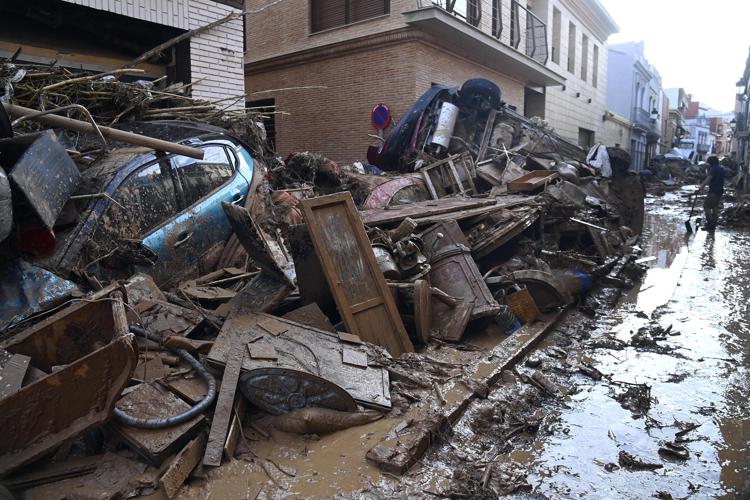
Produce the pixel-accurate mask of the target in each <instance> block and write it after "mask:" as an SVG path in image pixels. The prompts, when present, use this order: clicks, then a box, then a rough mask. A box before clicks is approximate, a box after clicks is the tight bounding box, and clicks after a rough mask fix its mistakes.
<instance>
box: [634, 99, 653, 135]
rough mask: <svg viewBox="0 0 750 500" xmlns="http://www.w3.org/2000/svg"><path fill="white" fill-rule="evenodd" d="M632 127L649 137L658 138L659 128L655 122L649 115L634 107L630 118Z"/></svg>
mask: <svg viewBox="0 0 750 500" xmlns="http://www.w3.org/2000/svg"><path fill="white" fill-rule="evenodd" d="M631 121H632V122H633V126H634V127H636V128H639V129H641V130H643V131H644V132H646V133H647V134H648V135H649V136H656V137H659V126H658V124H657V120H655V119H653V118H651V113H649V112H648V111H646V110H645V109H643V108H641V107H640V106H636V107H634V108H633V114H632V116H631Z"/></svg>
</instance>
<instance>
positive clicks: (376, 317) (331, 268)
mask: <svg viewBox="0 0 750 500" xmlns="http://www.w3.org/2000/svg"><path fill="white" fill-rule="evenodd" d="M302 208H303V211H304V214H305V222H306V223H307V227H308V229H309V231H310V237H311V238H312V241H313V245H314V247H315V253H316V254H317V256H318V259H319V260H320V263H321V266H322V267H323V273H324V275H325V277H326V281H328V285H329V286H330V288H331V292H332V293H333V297H334V299H335V301H336V305H337V306H338V309H339V312H340V313H341V316H342V318H343V320H344V323H345V324H346V327H347V330H348V331H349V333H353V334H355V335H359V337H360V338H361V339H362V340H365V341H367V342H372V343H374V344H378V345H381V346H383V347H385V348H386V349H388V351H389V352H390V353H391V354H392V355H394V356H399V355H401V354H403V353H404V352H413V351H414V346H413V345H412V343H411V340H409V337H408V335H407V334H406V329H405V328H404V324H403V323H402V321H401V317H400V316H399V313H398V309H397V308H396V302H395V300H394V299H393V295H391V292H390V290H389V289H388V285H387V284H386V282H385V278H383V273H382V272H381V271H380V269H379V267H378V263H377V262H376V260H375V255H374V254H373V251H372V247H371V246H370V240H369V239H368V238H367V234H366V233H365V228H364V226H363V225H362V221H361V220H360V218H359V215H358V214H357V209H356V208H355V206H354V201H353V200H352V197H351V195H350V194H349V193H348V192H345V193H337V194H333V195H329V196H320V197H318V198H312V199H307V200H304V201H302Z"/></svg>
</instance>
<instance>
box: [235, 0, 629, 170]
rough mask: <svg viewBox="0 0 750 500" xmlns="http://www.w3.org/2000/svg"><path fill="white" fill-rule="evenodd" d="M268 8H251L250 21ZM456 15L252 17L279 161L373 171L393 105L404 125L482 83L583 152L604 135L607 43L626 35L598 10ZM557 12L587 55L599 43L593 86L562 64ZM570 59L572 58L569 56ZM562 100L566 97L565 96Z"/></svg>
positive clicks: (480, 6) (254, 79)
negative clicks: (432, 100)
mask: <svg viewBox="0 0 750 500" xmlns="http://www.w3.org/2000/svg"><path fill="white" fill-rule="evenodd" d="M266 4H267V2H265V1H264V0H246V2H245V5H246V10H248V11H254V10H260V9H263V6H264V5H266ZM447 4H448V2H445V1H440V0H435V1H431V0H390V1H388V0H373V1H369V2H364V1H363V0H305V1H304V2H280V3H278V4H271V6H270V7H268V8H265V9H263V10H262V11H261V12H258V13H257V14H252V15H249V16H248V18H247V32H246V36H247V52H246V57H245V62H246V66H245V75H246V83H245V85H246V88H247V90H248V101H249V105H250V106H259V107H260V106H275V108H273V109H275V110H276V113H275V114H274V115H273V119H272V120H271V123H269V128H270V129H271V130H272V136H273V138H274V139H275V142H276V147H277V150H278V151H279V152H280V153H281V154H287V153H289V152H291V151H293V150H310V151H314V152H319V153H324V154H327V155H329V156H330V157H331V158H332V159H334V160H336V161H341V162H351V161H355V160H362V159H364V156H365V152H366V151H367V146H368V145H370V144H375V143H376V141H377V139H373V138H372V137H371V135H372V134H375V133H376V130H375V129H374V128H373V127H372V125H371V123H370V112H371V110H372V108H373V107H374V106H375V105H377V104H379V103H385V104H387V105H388V106H389V107H390V109H391V110H392V112H393V115H394V120H398V118H399V117H400V116H401V115H402V114H403V113H405V112H406V111H407V110H408V109H409V107H410V106H411V105H412V104H413V103H414V101H415V100H416V99H417V98H418V97H419V96H421V95H422V94H423V93H424V92H425V91H426V90H427V89H428V88H429V87H430V85H431V84H433V83H440V84H447V85H460V84H461V83H463V82H464V81H465V80H467V79H469V78H474V77H483V78H487V79H490V80H492V81H494V82H495V83H497V84H498V85H499V86H500V88H501V89H502V92H503V96H502V97H503V100H504V101H505V102H506V103H507V104H508V105H510V106H512V107H514V108H515V109H516V110H517V111H519V112H521V113H524V114H526V115H527V116H541V117H544V118H546V119H547V120H548V121H549V122H550V123H551V124H552V126H553V127H555V128H556V129H558V132H560V133H561V135H563V136H564V137H566V138H568V139H571V140H572V141H573V142H578V139H579V128H581V127H584V128H585V130H589V129H591V130H593V131H594V134H593V135H596V133H597V132H599V131H600V129H601V127H602V115H603V112H604V108H603V102H604V91H605V89H606V67H607V64H606V48H604V43H605V40H606V37H607V36H609V33H611V32H612V31H613V30H616V26H615V25H614V23H613V22H612V21H611V19H610V18H609V16H608V15H607V14H606V11H604V9H603V8H602V7H601V5H599V2H598V0H582V1H576V2H573V1H570V0H533V1H532V0H521V1H516V0H475V1H473V2H471V1H463V2H461V1H457V2H455V5H454V8H453V10H452V11H450V12H449V11H447V10H445V9H446V8H447ZM579 4H581V5H579ZM337 9H339V10H337ZM555 11H560V12H564V16H565V22H568V21H569V19H575V23H577V24H578V25H579V26H580V30H579V32H578V33H579V35H578V38H576V37H575V36H574V37H573V38H572V40H573V41H574V45H575V46H576V47H577V48H576V50H577V51H578V52H579V53H580V52H581V51H582V50H583V49H582V48H581V46H580V45H581V44H582V43H583V40H584V39H588V40H590V45H589V47H590V49H589V53H588V55H587V58H586V60H587V61H589V62H588V63H587V64H588V68H587V70H586V71H587V74H586V75H581V74H580V70H578V69H575V70H574V72H573V74H571V75H564V71H563V69H562V67H561V66H560V65H559V64H555V63H553V62H552V58H551V57H550V50H551V47H552V45H551V41H550V37H551V35H552V31H551V29H550V22H551V20H552V18H553V13H554V12H555ZM587 43H589V42H587ZM560 50H562V51H563V52H566V51H567V45H563V46H562V47H560ZM597 54H598V56H599V58H601V59H599V60H598V62H594V60H595V59H594V58H595V55H597ZM581 57H582V56H581V55H579V56H578V60H580V59H581ZM594 75H596V76H594ZM582 76H583V77H585V78H582ZM553 88H555V89H562V88H565V90H564V91H562V90H561V91H559V92H557V91H555V93H553V92H552V91H551V89H553ZM577 94H578V95H577ZM589 100H590V102H589ZM386 133H387V131H386ZM590 138H591V137H589V139H590Z"/></svg>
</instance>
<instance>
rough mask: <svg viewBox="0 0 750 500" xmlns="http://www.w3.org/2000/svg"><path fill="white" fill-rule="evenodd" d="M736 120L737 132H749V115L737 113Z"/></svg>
mask: <svg viewBox="0 0 750 500" xmlns="http://www.w3.org/2000/svg"><path fill="white" fill-rule="evenodd" d="M735 120H737V128H736V129H735V130H736V131H737V132H747V131H748V128H749V127H748V119H747V113H737V116H736V118H735Z"/></svg>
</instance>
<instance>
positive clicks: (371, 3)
mask: <svg viewBox="0 0 750 500" xmlns="http://www.w3.org/2000/svg"><path fill="white" fill-rule="evenodd" d="M348 1H349V5H350V8H351V19H349V22H350V23H353V22H355V21H361V20H363V19H369V18H371V17H376V16H382V15H383V14H387V13H388V4H389V2H388V0H348Z"/></svg>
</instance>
